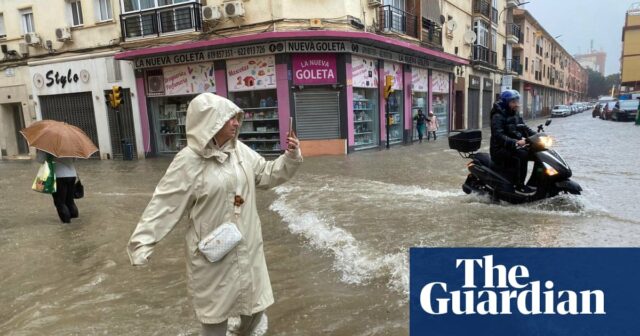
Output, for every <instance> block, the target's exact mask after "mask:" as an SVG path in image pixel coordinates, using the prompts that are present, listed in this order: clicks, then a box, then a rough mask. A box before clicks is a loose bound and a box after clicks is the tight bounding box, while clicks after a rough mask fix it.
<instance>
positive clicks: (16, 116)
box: [12, 104, 29, 155]
mask: <svg viewBox="0 0 640 336" xmlns="http://www.w3.org/2000/svg"><path fill="white" fill-rule="evenodd" d="M12 108H13V125H14V127H15V131H16V134H15V135H16V143H17V144H18V146H17V147H18V155H20V154H29V144H27V141H26V140H25V139H24V137H23V136H22V134H20V130H22V129H23V128H24V116H23V115H22V106H20V104H13V106H12Z"/></svg>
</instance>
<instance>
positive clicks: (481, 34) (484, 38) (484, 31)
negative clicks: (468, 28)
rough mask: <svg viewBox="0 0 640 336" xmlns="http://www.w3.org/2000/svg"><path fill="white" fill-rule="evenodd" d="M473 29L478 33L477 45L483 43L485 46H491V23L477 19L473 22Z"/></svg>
mask: <svg viewBox="0 0 640 336" xmlns="http://www.w3.org/2000/svg"><path fill="white" fill-rule="evenodd" d="M473 31H474V32H475V33H476V36H477V37H478V38H477V40H476V44H477V45H481V46H483V47H488V46H489V24H487V23H486V22H484V21H482V20H476V21H475V22H474V23H473Z"/></svg>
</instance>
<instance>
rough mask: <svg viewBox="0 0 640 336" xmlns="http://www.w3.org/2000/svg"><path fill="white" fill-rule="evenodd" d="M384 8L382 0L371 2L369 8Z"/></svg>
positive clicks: (371, 0)
mask: <svg viewBox="0 0 640 336" xmlns="http://www.w3.org/2000/svg"><path fill="white" fill-rule="evenodd" d="M379 6H382V1H380V0H369V7H379Z"/></svg>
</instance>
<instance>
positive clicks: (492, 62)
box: [471, 44, 498, 68]
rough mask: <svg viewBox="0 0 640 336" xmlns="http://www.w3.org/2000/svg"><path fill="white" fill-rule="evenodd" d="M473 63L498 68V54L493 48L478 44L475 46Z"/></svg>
mask: <svg viewBox="0 0 640 336" xmlns="http://www.w3.org/2000/svg"><path fill="white" fill-rule="evenodd" d="M471 61H472V63H473V65H474V66H475V65H479V66H489V67H491V68H497V65H498V54H497V53H496V52H495V51H491V49H489V48H487V47H485V46H481V45H479V44H476V45H474V46H473V54H472V59H471Z"/></svg>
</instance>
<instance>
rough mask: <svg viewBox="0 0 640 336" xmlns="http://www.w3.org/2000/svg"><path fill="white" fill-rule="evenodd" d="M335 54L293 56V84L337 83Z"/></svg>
mask: <svg viewBox="0 0 640 336" xmlns="http://www.w3.org/2000/svg"><path fill="white" fill-rule="evenodd" d="M336 69H337V67H336V55H335V54H295V55H293V73H294V77H293V83H294V84H296V85H321V84H335V83H337V74H336V72H337V71H336Z"/></svg>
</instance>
